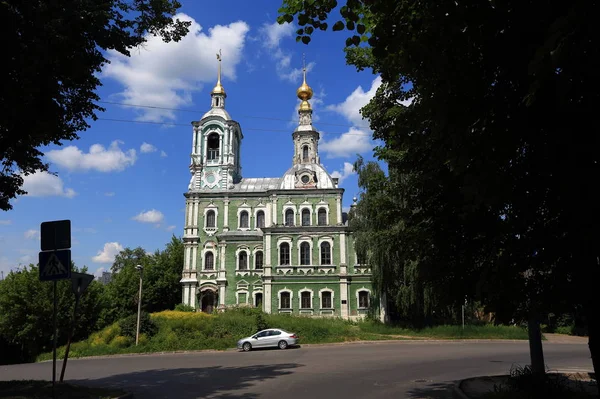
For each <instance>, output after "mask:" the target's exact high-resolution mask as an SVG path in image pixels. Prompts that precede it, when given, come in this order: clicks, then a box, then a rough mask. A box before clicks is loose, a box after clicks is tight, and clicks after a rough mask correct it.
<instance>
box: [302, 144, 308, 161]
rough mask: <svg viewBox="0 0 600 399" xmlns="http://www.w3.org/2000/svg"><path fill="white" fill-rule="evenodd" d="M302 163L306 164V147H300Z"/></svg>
mask: <svg viewBox="0 0 600 399" xmlns="http://www.w3.org/2000/svg"><path fill="white" fill-rule="evenodd" d="M302 162H308V146H307V145H305V146H304V147H302Z"/></svg>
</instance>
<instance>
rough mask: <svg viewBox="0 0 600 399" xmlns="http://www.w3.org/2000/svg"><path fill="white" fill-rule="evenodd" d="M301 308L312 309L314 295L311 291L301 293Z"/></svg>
mask: <svg viewBox="0 0 600 399" xmlns="http://www.w3.org/2000/svg"><path fill="white" fill-rule="evenodd" d="M300 308H301V309H312V295H311V293H310V291H302V292H301V293H300Z"/></svg>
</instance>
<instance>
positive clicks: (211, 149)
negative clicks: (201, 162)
mask: <svg viewBox="0 0 600 399" xmlns="http://www.w3.org/2000/svg"><path fill="white" fill-rule="evenodd" d="M206 141H207V149H206V159H207V160H209V161H216V160H217V159H218V158H219V135H218V134H217V133H211V134H209V135H208V138H207V140H206Z"/></svg>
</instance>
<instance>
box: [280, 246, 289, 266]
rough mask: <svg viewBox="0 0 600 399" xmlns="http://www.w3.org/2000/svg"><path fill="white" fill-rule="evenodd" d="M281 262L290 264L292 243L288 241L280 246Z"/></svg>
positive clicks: (281, 263)
mask: <svg viewBox="0 0 600 399" xmlns="http://www.w3.org/2000/svg"><path fill="white" fill-rule="evenodd" d="M279 264H280V265H289V264H290V244H288V243H287V242H284V243H282V244H281V245H280V246H279Z"/></svg>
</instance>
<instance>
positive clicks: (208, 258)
mask: <svg viewBox="0 0 600 399" xmlns="http://www.w3.org/2000/svg"><path fill="white" fill-rule="evenodd" d="M204 270H215V255H213V253H212V252H207V253H206V254H205V255H204Z"/></svg>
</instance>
